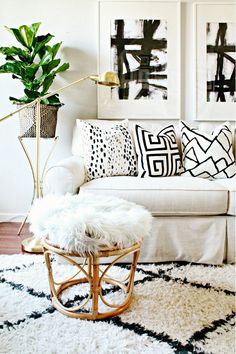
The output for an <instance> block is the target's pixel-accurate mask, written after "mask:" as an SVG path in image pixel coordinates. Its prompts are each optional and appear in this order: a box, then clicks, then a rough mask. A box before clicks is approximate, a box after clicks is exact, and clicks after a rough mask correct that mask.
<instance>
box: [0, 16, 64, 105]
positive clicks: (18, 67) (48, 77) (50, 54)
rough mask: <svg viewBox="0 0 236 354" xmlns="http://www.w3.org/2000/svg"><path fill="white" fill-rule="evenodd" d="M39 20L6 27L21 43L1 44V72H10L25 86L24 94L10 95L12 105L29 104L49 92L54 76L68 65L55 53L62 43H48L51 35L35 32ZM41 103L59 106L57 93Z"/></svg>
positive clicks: (39, 23)
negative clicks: (12, 44) (3, 61)
mask: <svg viewBox="0 0 236 354" xmlns="http://www.w3.org/2000/svg"><path fill="white" fill-rule="evenodd" d="M40 25H41V22H38V23H33V24H32V25H31V26H26V25H23V26H20V27H19V28H8V27H6V29H7V30H8V31H9V32H10V33H11V34H12V35H13V36H14V37H15V38H16V40H17V41H18V42H19V43H20V44H21V47H15V46H12V47H0V54H3V55H4V56H5V63H4V64H3V65H1V66H0V74H1V73H8V74H12V78H13V79H17V80H20V81H21V83H22V84H23V86H24V96H23V97H20V98H15V97H9V99H10V100H11V101H13V103H15V104H25V103H30V102H32V101H33V100H35V99H36V98H38V97H41V96H44V95H46V94H48V93H49V92H48V90H49V88H50V87H51V85H52V83H53V81H54V79H55V76H56V75H57V74H58V73H60V72H63V71H66V70H67V69H68V68H69V64H68V63H64V64H61V59H57V58H56V55H57V53H58V51H59V49H60V47H61V44H62V42H59V43H56V44H54V45H52V46H50V45H49V44H48V43H49V42H50V41H51V39H52V38H53V37H54V36H53V35H51V34H49V33H48V34H46V35H41V36H39V35H37V32H38V29H39V26H40ZM41 103H42V104H44V105H53V106H58V107H60V106H62V105H63V103H61V102H60V99H59V97H58V94H55V95H53V96H51V97H48V98H46V99H42V101H41Z"/></svg>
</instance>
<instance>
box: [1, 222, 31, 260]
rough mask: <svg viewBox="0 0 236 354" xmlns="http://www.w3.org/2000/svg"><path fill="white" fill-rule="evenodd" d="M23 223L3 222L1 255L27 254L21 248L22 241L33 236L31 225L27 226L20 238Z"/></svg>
mask: <svg viewBox="0 0 236 354" xmlns="http://www.w3.org/2000/svg"><path fill="white" fill-rule="evenodd" d="M20 225H21V223H18V222H1V223H0V254H16V253H21V254H27V252H24V251H23V250H22V248H21V241H22V240H24V239H25V238H27V237H30V236H32V234H31V233H30V232H29V224H25V225H24V227H23V229H22V231H21V234H20V235H19V236H18V235H17V232H18V230H19V227H20Z"/></svg>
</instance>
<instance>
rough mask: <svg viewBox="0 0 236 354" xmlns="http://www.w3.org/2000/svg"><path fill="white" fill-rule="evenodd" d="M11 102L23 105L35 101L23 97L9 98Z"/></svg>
mask: <svg viewBox="0 0 236 354" xmlns="http://www.w3.org/2000/svg"><path fill="white" fill-rule="evenodd" d="M9 100H10V101H13V103H14V104H21V103H30V102H32V101H33V99H30V98H29V97H27V96H23V97H21V98H15V97H9Z"/></svg>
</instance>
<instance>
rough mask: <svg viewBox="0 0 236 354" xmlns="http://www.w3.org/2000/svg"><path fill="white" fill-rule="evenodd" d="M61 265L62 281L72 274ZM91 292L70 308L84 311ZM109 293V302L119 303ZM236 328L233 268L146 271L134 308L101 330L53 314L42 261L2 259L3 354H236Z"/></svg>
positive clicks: (76, 297) (67, 298)
mask: <svg viewBox="0 0 236 354" xmlns="http://www.w3.org/2000/svg"><path fill="white" fill-rule="evenodd" d="M53 263H54V262H53ZM55 265H56V266H57V271H58V274H61V275H62V274H64V275H66V274H68V272H70V271H71V268H72V267H73V266H69V265H65V264H64V265H62V264H61V265H58V264H57V263H56V261H55ZM127 267H128V265H127V264H125V265H117V266H115V267H114V269H113V271H112V272H113V274H112V275H113V276H120V275H125V274H126V272H127ZM85 287H86V285H85V284H84V285H80V286H78V287H77V288H76V289H75V288H73V289H71V290H67V293H66V294H65V295H64V298H63V302H64V303H65V304H67V305H68V306H71V305H73V306H74V305H75V304H77V303H78V302H79V301H81V300H82V299H84V297H85V296H86V295H85V293H86V289H85ZM108 287H109V291H107V292H106V293H107V295H106V296H108V297H109V296H110V297H112V299H113V300H116V299H119V295H120V293H119V291H118V290H117V288H116V287H113V286H112V285H109V286H108ZM234 324H235V268H234V266H232V265H225V266H204V265H193V264H182V263H168V264H159V265H154V264H146V265H143V264H139V265H138V267H137V272H136V277H135V288H134V298H133V301H132V304H131V307H130V308H129V309H128V310H127V311H126V312H124V313H123V314H121V315H120V316H118V317H114V318H112V319H107V320H103V321H97V322H94V321H82V320H79V319H72V318H69V317H66V316H64V315H62V314H60V313H59V312H58V311H57V310H55V309H54V308H53V307H52V305H51V301H50V295H49V286H48V280H47V271H46V267H45V264H44V259H43V257H42V256H33V255H29V256H23V255H13V256H0V353H1V354H15V353H17V354H18V353H20V354H21V353H22V354H29V353H32V354H37V353H46V354H57V353H58V354H59V353H60V354H77V353H78V354H80V353H81V354H82V353H83V354H88V353H96V354H133V353H136V354H145V353H146V354H147V353H149V354H151V353H152V354H154V353H155V354H162V353H164V354H169V353H182V354H186V353H213V354H218V353H219V354H221V353H225V354H233V353H235V327H234Z"/></svg>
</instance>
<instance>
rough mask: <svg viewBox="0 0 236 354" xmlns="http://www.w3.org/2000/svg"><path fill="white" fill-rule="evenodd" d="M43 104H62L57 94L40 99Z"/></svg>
mask: <svg viewBox="0 0 236 354" xmlns="http://www.w3.org/2000/svg"><path fill="white" fill-rule="evenodd" d="M41 102H42V103H43V104H46V105H51V106H59V107H61V106H62V105H63V103H61V102H60V100H59V97H58V95H57V94H56V95H53V96H51V97H48V98H46V99H43V100H42V101H41Z"/></svg>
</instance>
